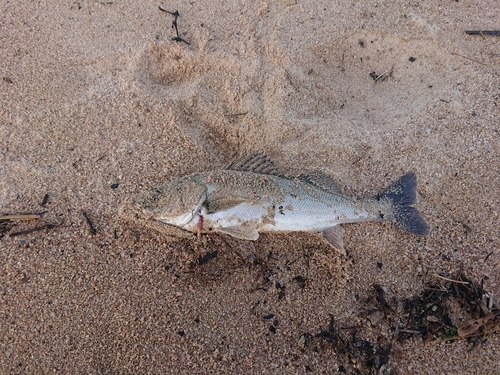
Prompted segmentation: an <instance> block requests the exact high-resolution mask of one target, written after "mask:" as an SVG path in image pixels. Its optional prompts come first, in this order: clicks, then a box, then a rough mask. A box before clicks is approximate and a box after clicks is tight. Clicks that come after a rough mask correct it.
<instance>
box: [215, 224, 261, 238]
mask: <svg viewBox="0 0 500 375" xmlns="http://www.w3.org/2000/svg"><path fill="white" fill-rule="evenodd" d="M217 232H221V233H225V234H229V235H230V236H232V237H236V238H239V239H240V240H250V241H255V240H256V239H257V238H259V232H257V229H255V228H253V227H251V226H249V225H240V226H233V227H225V228H219V229H217Z"/></svg>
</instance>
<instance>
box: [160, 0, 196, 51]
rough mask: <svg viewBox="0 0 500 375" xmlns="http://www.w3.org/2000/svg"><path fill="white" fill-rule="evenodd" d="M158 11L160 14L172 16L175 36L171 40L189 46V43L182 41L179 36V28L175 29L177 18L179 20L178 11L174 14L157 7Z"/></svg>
mask: <svg viewBox="0 0 500 375" xmlns="http://www.w3.org/2000/svg"><path fill="white" fill-rule="evenodd" d="M158 9H160V10H161V11H162V12H165V13H168V14H171V15H172V16H174V20H173V21H172V28H173V29H175V34H176V35H177V36H174V37H173V38H172V40H173V41H175V42H184V43H186V44H187V45H189V42H188V41H187V40H184V39H182V38H181V36H180V34H179V28H178V27H177V18H179V11H177V10H176V11H175V12H170V11H168V10H166V9H163V8H162V7H160V6H159V7H158Z"/></svg>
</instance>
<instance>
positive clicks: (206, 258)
mask: <svg viewBox="0 0 500 375" xmlns="http://www.w3.org/2000/svg"><path fill="white" fill-rule="evenodd" d="M217 254H218V252H217V251H214V252H213V253H209V254H207V255H205V256H202V257H199V258H198V265H200V266H201V265H202V264H205V263H207V262H208V261H209V260H211V259H214V258H215V257H216V256H217Z"/></svg>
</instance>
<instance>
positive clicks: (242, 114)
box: [224, 111, 248, 117]
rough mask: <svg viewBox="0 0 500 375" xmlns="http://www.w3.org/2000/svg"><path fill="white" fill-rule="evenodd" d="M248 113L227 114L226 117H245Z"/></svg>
mask: <svg viewBox="0 0 500 375" xmlns="http://www.w3.org/2000/svg"><path fill="white" fill-rule="evenodd" d="M247 113H248V111H246V112H241V113H232V114H225V115H224V116H226V117H236V116H245V115H246V114H247Z"/></svg>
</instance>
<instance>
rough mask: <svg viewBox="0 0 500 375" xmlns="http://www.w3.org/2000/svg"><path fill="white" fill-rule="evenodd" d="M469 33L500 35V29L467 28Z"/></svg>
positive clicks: (466, 31)
mask: <svg viewBox="0 0 500 375" xmlns="http://www.w3.org/2000/svg"><path fill="white" fill-rule="evenodd" d="M465 33H466V34H468V35H497V36H499V35H500V30H465Z"/></svg>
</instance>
